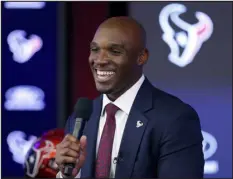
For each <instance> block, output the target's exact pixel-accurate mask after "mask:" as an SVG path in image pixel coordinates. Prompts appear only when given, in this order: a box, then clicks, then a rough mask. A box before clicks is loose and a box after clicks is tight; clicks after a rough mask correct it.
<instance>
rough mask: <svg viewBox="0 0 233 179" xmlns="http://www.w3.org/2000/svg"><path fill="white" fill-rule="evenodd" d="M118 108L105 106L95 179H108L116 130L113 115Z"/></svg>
mask: <svg viewBox="0 0 233 179" xmlns="http://www.w3.org/2000/svg"><path fill="white" fill-rule="evenodd" d="M118 109H119V108H118V107H117V106H115V105H114V104H112V103H109V104H108V105H106V107H105V110H106V113H107V119H106V122H105V125H104V129H103V132H102V135H101V139H100V143H99V150H98V155H97V160H96V168H95V177H96V178H109V175H110V168H111V157H112V144H113V140H114V133H115V128H116V123H115V114H116V112H117V110H118Z"/></svg>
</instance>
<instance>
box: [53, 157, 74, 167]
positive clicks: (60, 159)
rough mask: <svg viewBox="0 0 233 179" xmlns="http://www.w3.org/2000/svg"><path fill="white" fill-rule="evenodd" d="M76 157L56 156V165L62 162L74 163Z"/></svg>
mask: <svg viewBox="0 0 233 179" xmlns="http://www.w3.org/2000/svg"><path fill="white" fill-rule="evenodd" d="M76 160H77V158H74V157H67V156H61V157H59V158H56V163H57V165H61V164H64V163H76Z"/></svg>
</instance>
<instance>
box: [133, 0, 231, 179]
mask: <svg viewBox="0 0 233 179" xmlns="http://www.w3.org/2000/svg"><path fill="white" fill-rule="evenodd" d="M129 11H130V13H129V14H130V15H131V16H132V17H134V18H135V19H137V20H138V21H139V22H140V23H141V24H142V25H143V26H144V27H145V30H146V31H147V45H148V49H149V51H150V58H149V61H148V63H147V64H146V66H145V69H144V73H145V74H146V75H147V76H148V78H149V79H150V81H151V82H153V84H154V85H155V86H156V87H158V88H161V89H163V90H165V91H167V92H169V93H171V94H173V95H176V96H178V97H180V98H181V99H182V100H183V101H185V102H187V103H189V104H191V105H192V106H193V107H194V108H195V109H196V110H197V112H198V114H199V116H200V119H201V125H202V133H203V136H204V141H203V152H204V156H205V171H204V172H205V177H208V178H218V177H225V178H227V177H232V4H231V2H225V3H224V2H177V3H176V2H131V3H130V6H129Z"/></svg>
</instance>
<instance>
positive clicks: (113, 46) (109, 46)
mask: <svg viewBox="0 0 233 179" xmlns="http://www.w3.org/2000/svg"><path fill="white" fill-rule="evenodd" d="M92 46H98V44H97V43H96V42H91V43H90V47H92ZM106 46H107V48H121V49H125V45H124V44H118V43H109V44H107V45H106Z"/></svg>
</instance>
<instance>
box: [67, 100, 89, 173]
mask: <svg viewBox="0 0 233 179" xmlns="http://www.w3.org/2000/svg"><path fill="white" fill-rule="evenodd" d="M91 113H92V101H91V100H89V99H87V98H79V100H78V101H77V103H76V105H75V107H74V118H75V126H74V130H73V134H72V135H73V136H75V137H77V139H78V140H80V138H81V136H82V135H83V130H84V127H85V124H86V122H87V120H88V119H89V118H90V116H91ZM74 167H75V164H73V163H67V164H65V168H64V175H66V176H68V177H70V176H71V175H72V171H73V169H74Z"/></svg>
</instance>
